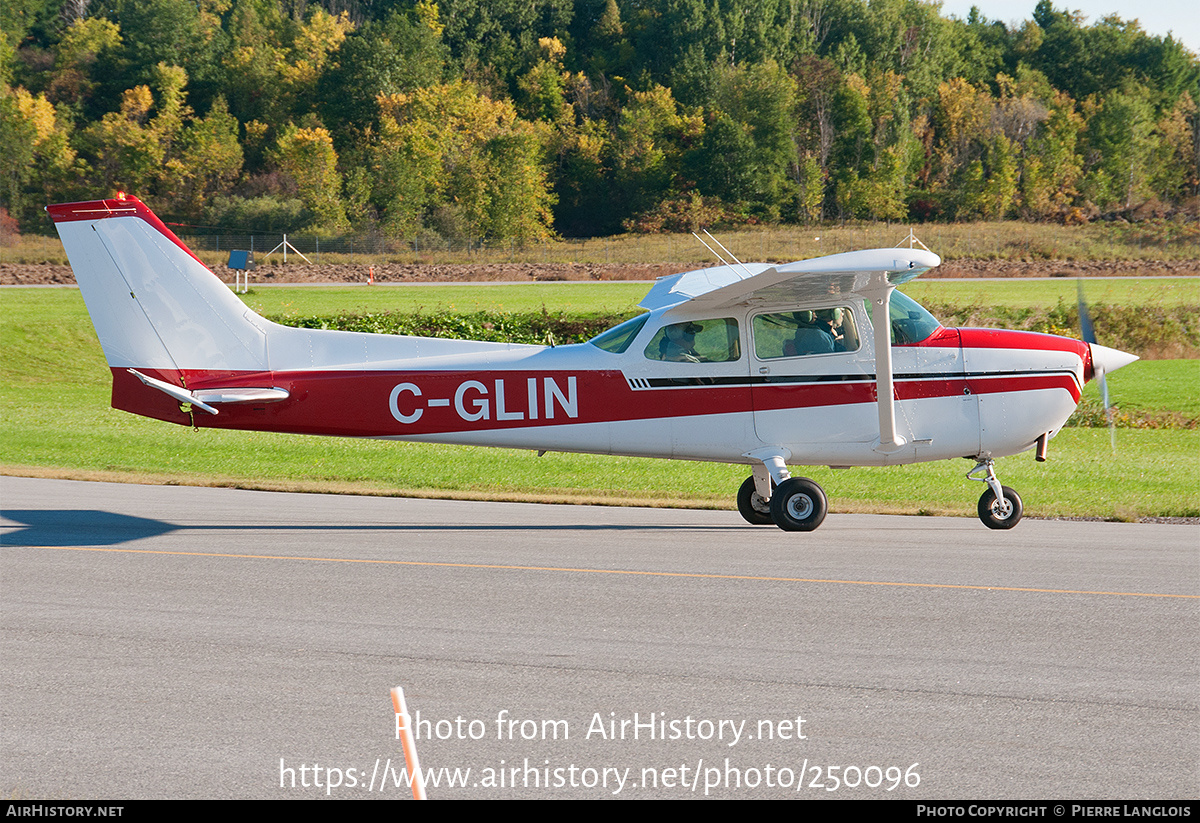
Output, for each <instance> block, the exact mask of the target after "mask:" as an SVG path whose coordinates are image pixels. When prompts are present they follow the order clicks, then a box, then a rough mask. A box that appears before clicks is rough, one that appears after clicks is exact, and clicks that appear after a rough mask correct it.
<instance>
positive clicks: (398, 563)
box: [7, 546, 1200, 600]
mask: <svg viewBox="0 0 1200 823" xmlns="http://www.w3.org/2000/svg"><path fill="white" fill-rule="evenodd" d="M7 548H9V549H16V548H31V549H56V550H60V551H80V552H113V553H116V554H166V555H177V556H181V557H228V558H233V559H238V560H307V561H311V562H316V563H371V564H377V565H381V566H433V567H442V568H451V569H497V570H501V571H522V572H574V573H579V574H625V575H642V576H646V577H691V578H701V579H706V580H752V581H758V582H765V583H834V584H838V585H844V586H901V587H908V588H917V589H969V590H974V591H985V592H1034V593H1037V594H1102V595H1111V596H1114V597H1174V598H1182V599H1184V600H1200V595H1195V594H1163V593H1159V592H1104V591H1088V590H1081V589H1035V588H1027V587H1022V586H970V585H965V584H961V583H901V582H895V581H887V580H837V579H824V578H810V577H768V576H766V575H751V574H704V573H701V572H655V571H637V570H634V569H584V568H573V567H570V566H508V565H502V564H499V563H435V562H432V561H428V560H371V559H367V558H354V557H304V556H300V555H275V554H230V553H223V552H181V551H165V550H162V549H106V548H100V547H98V546H25V547H20V546H9V547H7Z"/></svg>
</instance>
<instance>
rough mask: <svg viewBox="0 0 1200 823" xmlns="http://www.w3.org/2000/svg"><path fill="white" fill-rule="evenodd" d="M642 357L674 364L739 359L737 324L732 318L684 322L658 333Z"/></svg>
mask: <svg viewBox="0 0 1200 823" xmlns="http://www.w3.org/2000/svg"><path fill="white" fill-rule="evenodd" d="M645 354H646V357H647V358H648V359H650V360H664V361H667V362H675V363H729V362H732V361H734V360H737V359H739V358H740V357H741V356H742V348H741V344H740V342H739V338H738V322H737V321H736V320H734V319H733V318H732V317H723V318H718V319H713V320H688V321H685V322H683V323H671V324H669V325H666V326H663V327H662V328H661V329H659V330H658V333H657V334H655V335H654V337H652V338H650V343H649V344H648V345H647V346H646V350H645Z"/></svg>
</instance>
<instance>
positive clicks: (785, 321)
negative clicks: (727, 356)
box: [753, 306, 859, 360]
mask: <svg viewBox="0 0 1200 823" xmlns="http://www.w3.org/2000/svg"><path fill="white" fill-rule="evenodd" d="M753 326H754V353H755V354H756V355H757V356H758V359H759V360H772V359H774V358H777V357H807V356H809V355H814V354H836V353H838V352H851V351H858V347H859V337H858V327H857V326H856V325H855V324H854V312H853V311H851V310H850V308H849V307H848V306H834V307H831V308H827V309H812V310H806V311H789V312H781V313H779V314H760V315H758V316H756V317H755V318H754V321H753Z"/></svg>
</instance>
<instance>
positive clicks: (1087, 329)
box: [1075, 277, 1096, 343]
mask: <svg viewBox="0 0 1200 823" xmlns="http://www.w3.org/2000/svg"><path fill="white" fill-rule="evenodd" d="M1075 285H1076V287H1077V291H1078V295H1079V296H1078V298H1077V300H1078V305H1079V333H1080V334H1081V335H1083V342H1085V343H1095V342H1096V330H1095V329H1094V328H1092V317H1091V315H1090V314H1088V307H1087V300H1085V299H1084V297H1083V278H1082V277H1080V278H1078V279H1076V281H1075Z"/></svg>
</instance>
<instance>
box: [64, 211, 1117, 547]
mask: <svg viewBox="0 0 1200 823" xmlns="http://www.w3.org/2000/svg"><path fill="white" fill-rule="evenodd" d="M48 211H49V213H50V215H51V217H53V219H54V221H55V223H56V225H57V228H58V232H59V234H60V236H61V237H62V241H63V245H64V246H65V247H66V250H67V254H68V256H69V257H70V261H71V266H72V268H73V269H74V271H75V277H76V280H77V281H78V282H79V288H80V290H81V292H82V294H83V298H84V301H85V302H86V303H87V308H88V311H89V313H90V314H91V318H92V322H93V324H94V325H95V327H96V333H97V335H98V337H99V338H100V345H101V346H102V347H103V349H104V355H105V357H106V358H107V360H108V364H109V366H110V368H111V370H112V376H113V390H112V405H113V407H114V408H118V409H123V410H125V411H129V412H133V413H134V414H140V415H144V416H146V417H153V418H157V419H159V420H166V421H168V422H171V423H179V424H182V425H188V426H192V425H195V426H209V427H214V428H227V429H247V430H255V431H276V432H294V433H301V434H321V435H335V436H343V437H369V438H381V439H390V440H409V441H421V442H431V443H458V444H469V445H484V446H501V447H507V448H520V449H536V450H538V451H539V452H543V451H564V452H587V453H594V454H621V455H636V456H643V457H661V458H672V459H677V460H705V461H714V462H721V463H739V464H744V465H748V466H749V467H750V473H751V474H750V477H748V478H747V479H746V481H745V483H743V485H742V487H741V490H740V491H739V493H738V509H739V511H740V512H741V514H742V516H743V517H744V518H745V519H746V520H747V521H748V522H750V523H753V524H770V523H774V524H776V525H777V526H779V527H780V528H781V529H784V530H787V531H809V530H812V529H815V528H817V526H819V525H820V524H821V521H822V520H823V519H824V518H825V513H826V511H827V509H828V503H827V500H826V497H825V493H824V491H823V490H822V489H821V487H820V486H818V485H817V484H816V483H814V482H813V481H812V480H809V479H807V478H803V477H792V476H791V475H790V474H789V472H788V469H787V465H786V464H787V463H789V462H792V463H801V464H808V465H822V464H823V465H830V466H841V467H845V466H886V465H895V464H903V463H914V462H922V461H928V460H943V459H946V458H955V457H958V458H961V457H967V458H969V459H972V460H975V461H976V466H975V468H974V469H972V470H971V471H970V472H969V473H968V477H970V478H972V479H977V480H981V481H983V482H984V483H986V485H987V489H986V490H985V491H984V493H983V496H982V497H981V498H980V500H979V516H980V519H981V520H982V521H983V522H984V523H985V524H986V525H987V526H989V527H991V528H994V529H1007V528H1011V527H1012V526H1014V525H1016V523H1017V521H1019V520H1020V519H1021V514H1022V504H1021V498H1020V497H1019V496H1018V495H1017V493H1016V492H1014V491H1013V490H1012V489H1009V488H1007V487H1004V486H1001V485H1000V482H999V481H998V480H997V478H996V473H995V468H994V465H993V461H994V459H995V458H996V457H1001V456H1005V455H1010V454H1016V453H1019V452H1023V451H1026V450H1028V449H1032V448H1036V449H1037V457H1038V459H1039V460H1041V459H1044V458H1045V453H1046V445H1047V441H1048V440H1049V439H1050V438H1052V437H1053V436H1054V435H1055V434H1057V433H1058V431H1059V429H1061V428H1062V426H1063V424H1064V423H1065V422H1066V420H1067V418H1068V417H1069V416H1070V415H1071V413H1072V412H1073V411H1074V410H1075V407H1076V405H1077V403H1078V402H1079V398H1080V392H1081V390H1082V388H1083V385H1084V383H1085V382H1086V381H1088V380H1090V379H1092V378H1093V377H1095V376H1102V375H1103V373H1104V372H1111V371H1113V370H1114V369H1118V368H1120V367H1121V366H1124V365H1126V364H1128V363H1130V362H1132V361H1134V360H1136V359H1137V358H1136V357H1134V356H1133V355H1130V354H1126V353H1125V352H1120V351H1117V350H1115V349H1109V348H1106V347H1104V346H1098V345H1095V344H1088V343H1084V342H1081V341H1078V340H1072V339H1069V338H1065V337H1055V336H1051V335H1045V334H1034V333H1030V332H1017V331H992V330H981V329H948V328H945V327H943V326H942V325H941V324H939V323H938V321H937V320H935V319H934V318H933V317H932V316H931V315H930V314H929V313H928V312H927V311H925V310H924V309H923V308H921V306H919V305H918V304H917V303H915V302H914V301H913V300H911V299H910V298H908V297H907V296H905V295H903V294H901V293H899V292H895V291H894V290H895V288H896V286H898V285H900V284H902V283H906V282H908V281H910V280H912V279H914V278H916V277H917V276H918V275H920V274H921V273H922V272H925V271H927V270H929V269H931V268H933V267H935V266H937V265H939V264H940V263H941V260H940V258H938V256H937V255H936V254H933V253H931V252H928V251H924V250H914V249H904V248H897V249H874V250H868V251H855V252H848V253H845V254H836V255H832V256H829V257H821V258H817V259H813V260H805V261H801V262H797V263H790V264H788V265H779V266H773V265H767V264H761V263H760V264H745V265H743V264H741V263H737V264H730V265H723V266H717V267H713V268H707V269H701V270H698V271H690V272H684V273H682V274H676V275H672V276H669V277H664V278H661V279H659V280H658V281H657V282H656V283H655V284H654V286H653V287H652V288H651V289H650V291H649V293H648V294H647V295H646V297H645V299H643V300H642V302H641V304H640V305H641V307H642V308H644V309H646V310H647V311H646V313H644V314H642V315H640V316H638V317H635V318H633V319H632V320H629V321H626V322H625V323H622V324H620V325H619V326H616V327H615V328H613V329H610V330H608V331H606V332H604V333H603V334H601V335H599V336H598V337H596V338H594V339H593V340H591V341H589V342H587V343H580V344H575V345H566V346H557V347H547V346H529V345H516V344H506V343H487V342H477V341H466V340H437V339H429V338H419V337H404V336H399V335H381V334H362V333H355V332H341V331H323V330H313V329H298V328H291V327H288V326H280V325H277V324H275V323H272V322H270V321H268V320H265V319H264V318H262V317H260V316H258V315H257V314H255V313H254V312H252V311H250V310H249V309H248V308H246V306H245V305H244V304H243V303H242V302H241V301H240V300H239V299H238V298H237V297H236V296H234V294H233V293H232V292H231V291H230V289H229V288H228V287H227V286H226V285H225V284H224V283H223V282H222V281H221V280H220V279H219V278H218V277H217V276H216V275H214V274H213V273H212V272H211V271H209V270H208V269H207V268H206V267H205V266H204V264H203V263H201V262H200V260H199V259H198V258H197V257H196V256H195V255H194V254H192V252H191V251H189V250H188V248H187V247H186V246H184V244H183V243H182V242H181V241H180V240H179V239H178V238H177V237H176V236H175V235H174V234H173V233H172V232H171V231H170V230H169V229H168V228H167V227H166V226H164V225H163V223H162V222H161V221H160V220H159V219H158V218H157V217H156V216H155V215H154V214H153V213H152V212H151V211H150V210H149V209H148V208H147V207H146V206H145V205H144V204H143V203H142V202H141V201H139V200H137V199H136V198H132V197H123V196H120V197H118V198H117V199H112V200H96V201H91V202H86V203H68V204H63V205H56V206H50V207H48ZM978 475H982V476H978Z"/></svg>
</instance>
